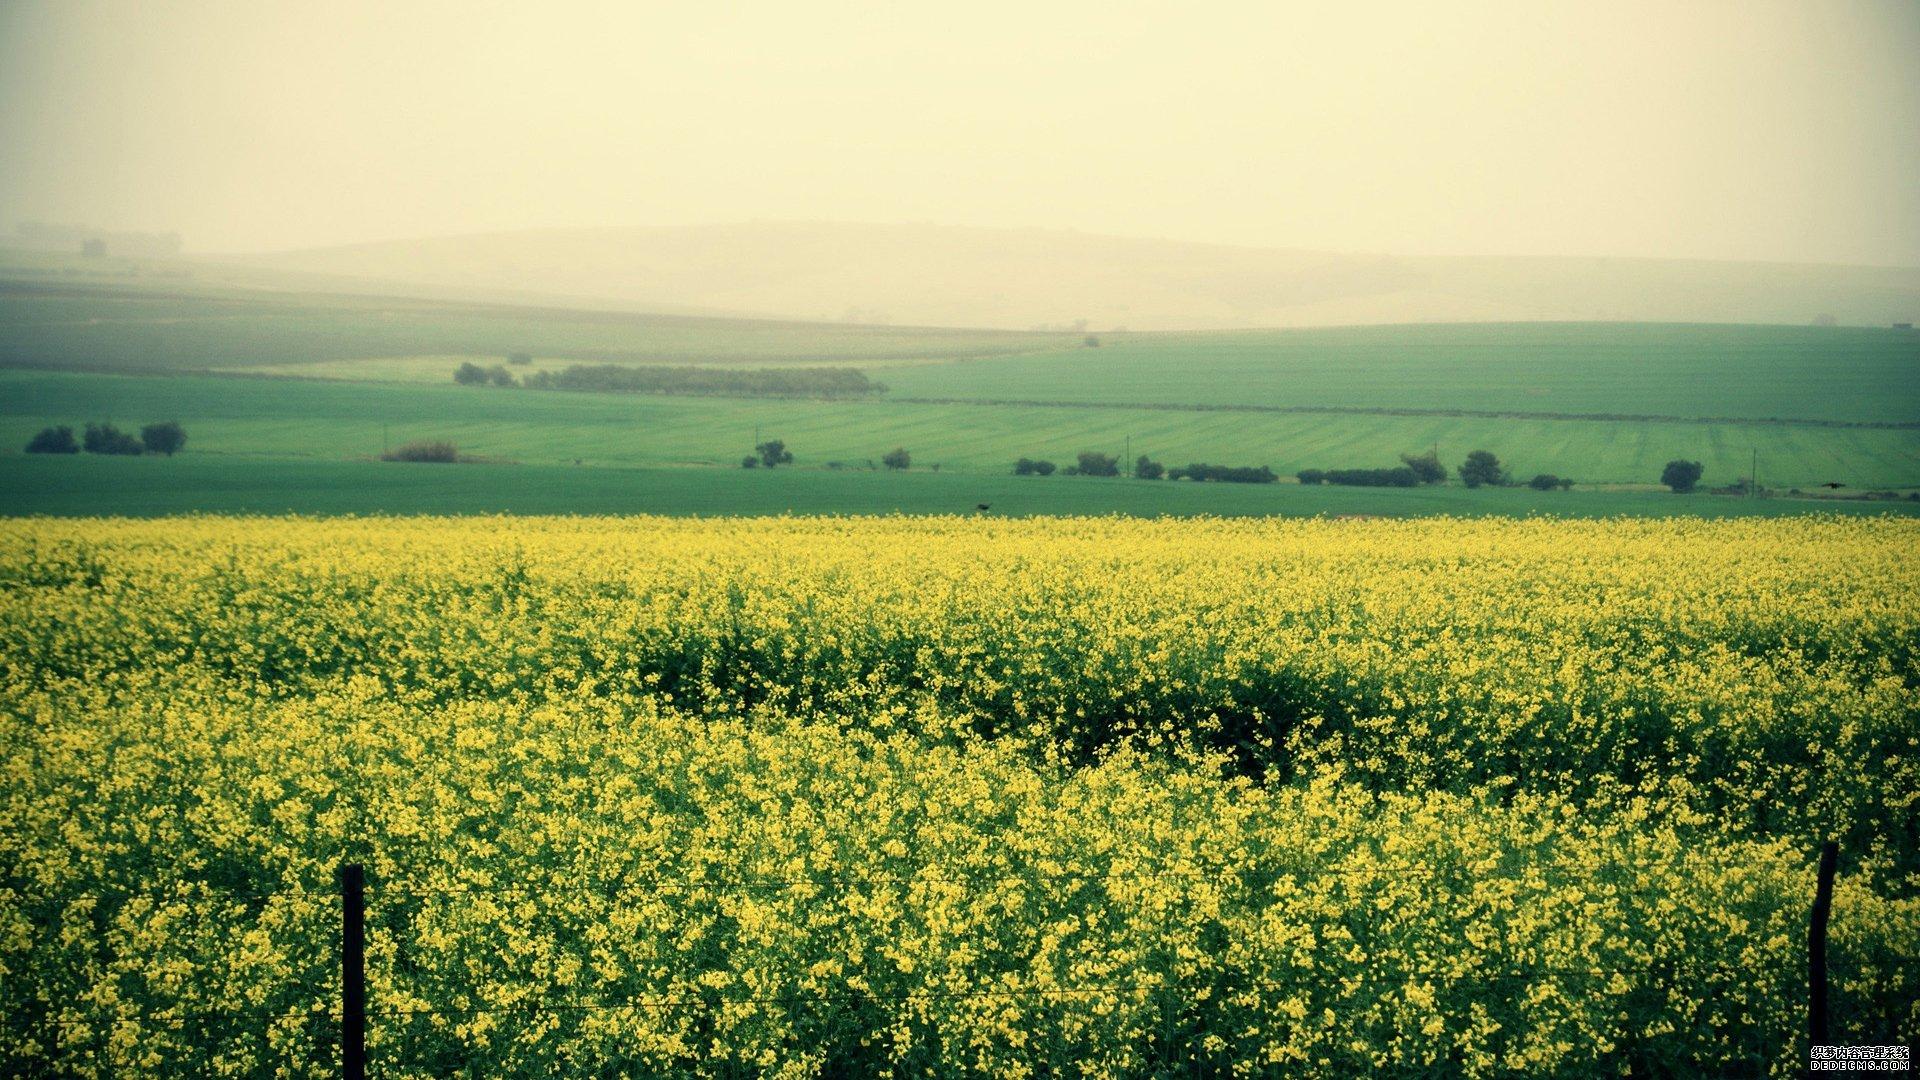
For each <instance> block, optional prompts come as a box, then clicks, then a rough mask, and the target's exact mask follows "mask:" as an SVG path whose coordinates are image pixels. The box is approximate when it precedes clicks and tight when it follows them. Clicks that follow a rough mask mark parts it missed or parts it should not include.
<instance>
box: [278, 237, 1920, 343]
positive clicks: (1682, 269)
mask: <svg viewBox="0 0 1920 1080" xmlns="http://www.w3.org/2000/svg"><path fill="white" fill-rule="evenodd" d="M243 261H244V263H245V264H247V265H249V266H253V267H258V268H271V269H274V270H279V271H290V272H298V273H302V274H319V275H330V276H336V277H341V278H349V279H364V280H368V281H377V282H380V283H382V284H383V285H392V284H395V283H407V284H412V285H416V286H423V287H426V286H431V287H434V288H436V289H442V290H445V289H453V290H463V291H464V290H471V291H473V292H475V293H482V292H484V293H489V294H495V295H498V294H501V293H503V292H511V293H514V294H517V295H522V296H530V297H531V296H544V297H551V298H566V299H570V300H575V301H583V300H584V301H594V302H599V303H603V304H613V305H618V306H621V307H628V308H632V307H643V308H651V309H653V310H661V311H676V310H677V311H703V312H730V313H736V314H744V315H759V316H769V317H778V318H789V319H825V320H833V321H845V322H883V323H892V324H896V325H932V326H977V327H998V328H1008V329H1030V328H1036V327H1046V328H1049V329H1061V328H1071V327H1073V326H1075V325H1076V324H1078V323H1080V322H1081V321H1083V320H1084V322H1085V324H1086V325H1087V326H1088V327H1089V328H1091V329H1096V330H1111V329H1115V328H1119V327H1125V328H1128V329H1133V330H1173V329H1228V328H1248V327H1278V326H1329V325H1347V324H1369V323H1397V322H1488V321H1532V320H1592V319H1620V320H1634V321H1657V322H1747V323H1785V324H1806V323H1810V322H1812V321H1814V320H1815V319H1816V318H1819V317H1821V316H1830V317H1831V318H1833V319H1834V320H1836V321H1838V322H1840V323H1843V324H1856V325H1885V324H1887V323H1890V322H1896V321H1899V322H1906V321H1914V320H1916V319H1920V267H1901V268H1883V267H1860V266H1825V265H1796V264H1785V263H1735V262H1708V261H1685V260H1655V259H1544V258H1402V257H1395V256H1388V255H1351V254H1334V253H1326V252H1311V251H1290V250H1280V249H1270V248H1253V247H1235V246H1229V245H1220V244H1194V243H1184V242H1177V241H1170V240H1144V239H1129V238H1123V237H1113V236H1098V235H1091V234H1086V233H1078V232H1067V231H1057V230H1043V229H973V228H957V227H947V226H933V225H867V224H825V223H751V224H740V225H715V226H694V227H662V228H625V229H565V230H540V231H528V232H511V233H490V234H481V235H472V236H449V237H434V238H427V239H418V240H399V241H390V242H383V243H372V244H355V245H350V246H345V247H332V248H319V249H312V250H305V251H290V252H281V253H274V254H267V255H258V256H251V257H247V258H246V259H244V260H243Z"/></svg>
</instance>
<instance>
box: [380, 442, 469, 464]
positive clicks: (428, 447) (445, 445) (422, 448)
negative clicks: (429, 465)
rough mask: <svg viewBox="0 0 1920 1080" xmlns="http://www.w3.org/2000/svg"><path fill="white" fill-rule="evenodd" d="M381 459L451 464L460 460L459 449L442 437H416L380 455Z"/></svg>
mask: <svg viewBox="0 0 1920 1080" xmlns="http://www.w3.org/2000/svg"><path fill="white" fill-rule="evenodd" d="M380 460H381V461H425V462H434V463H438V464H452V463H454V462H456V461H459V460H460V450H459V448H458V447H456V446H454V445H453V444H452V443H450V442H447V441H446V440H444V439H416V440H414V441H413V442H410V443H402V444H401V445H399V446H396V447H394V448H393V449H391V450H389V451H387V452H386V453H384V454H381V455H380Z"/></svg>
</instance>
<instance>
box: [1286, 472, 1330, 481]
mask: <svg viewBox="0 0 1920 1080" xmlns="http://www.w3.org/2000/svg"><path fill="white" fill-rule="evenodd" d="M1293 475H1295V476H1297V477H1299V478H1300V482H1301V483H1303V484H1324V483H1326V482H1327V470H1325V469H1301V470H1300V471H1299V472H1297V473H1294V474H1293Z"/></svg>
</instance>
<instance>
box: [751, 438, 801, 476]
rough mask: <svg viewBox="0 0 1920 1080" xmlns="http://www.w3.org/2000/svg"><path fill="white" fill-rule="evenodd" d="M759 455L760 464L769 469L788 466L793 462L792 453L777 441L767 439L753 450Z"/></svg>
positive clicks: (784, 444)
mask: <svg viewBox="0 0 1920 1080" xmlns="http://www.w3.org/2000/svg"><path fill="white" fill-rule="evenodd" d="M753 451H754V453H756V454H759V455H760V464H762V465H765V466H766V467H767V468H769V469H771V468H773V467H775V466H777V465H789V464H792V462H793V451H791V450H788V449H787V444H786V443H784V442H782V441H781V440H779V439H769V440H767V441H766V442H763V443H761V444H759V445H758V446H755V447H754V448H753Z"/></svg>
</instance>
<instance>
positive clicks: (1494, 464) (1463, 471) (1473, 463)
mask: <svg viewBox="0 0 1920 1080" xmlns="http://www.w3.org/2000/svg"><path fill="white" fill-rule="evenodd" d="M1460 482H1461V483H1463V484H1465V485H1467V486H1468V487H1470V488H1477V487H1479V486H1480V485H1482V484H1488V485H1491V486H1493V487H1499V486H1500V485H1502V484H1505V483H1506V482H1507V470H1506V469H1504V468H1502V467H1501V465H1500V459H1499V458H1497V457H1494V456H1493V453H1492V452H1491V451H1487V450H1475V451H1474V452H1473V453H1471V454H1468V455H1467V460H1466V461H1465V462H1464V463H1462V464H1461V466H1460Z"/></svg>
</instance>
